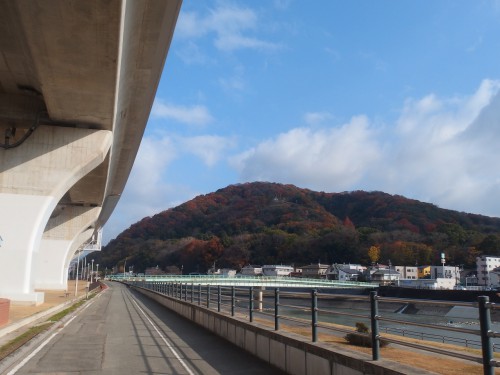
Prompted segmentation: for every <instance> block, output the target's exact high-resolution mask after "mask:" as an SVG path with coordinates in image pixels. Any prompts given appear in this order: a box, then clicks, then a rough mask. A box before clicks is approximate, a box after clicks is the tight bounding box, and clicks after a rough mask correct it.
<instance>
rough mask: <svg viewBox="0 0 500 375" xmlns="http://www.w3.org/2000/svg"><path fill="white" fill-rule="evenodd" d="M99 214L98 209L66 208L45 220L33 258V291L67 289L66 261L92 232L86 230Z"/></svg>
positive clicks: (99, 209) (67, 264)
mask: <svg viewBox="0 0 500 375" xmlns="http://www.w3.org/2000/svg"><path fill="white" fill-rule="evenodd" d="M100 212H101V208H100V207H72V206H70V207H66V208H65V209H64V210H63V212H62V213H61V214H60V215H58V216H56V217H54V218H51V219H50V220H49V222H48V224H47V227H46V229H45V232H44V233H43V237H42V242H41V245H40V250H39V252H38V254H37V257H36V263H35V269H34V274H35V288H36V289H46V290H66V289H67V288H68V266H69V262H68V259H69V260H71V257H72V256H73V255H74V254H75V252H76V250H77V249H78V248H79V247H80V245H82V244H83V243H84V242H85V241H86V240H88V239H89V238H90V237H91V235H92V232H93V231H92V230H91V231H87V230H86V229H87V228H89V227H90V226H91V225H93V224H94V223H95V221H96V220H97V218H98V216H99V213H100ZM82 232H83V234H84V236H83V237H84V238H82V237H81V234H82Z"/></svg>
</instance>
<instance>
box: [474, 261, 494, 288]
mask: <svg viewBox="0 0 500 375" xmlns="http://www.w3.org/2000/svg"><path fill="white" fill-rule="evenodd" d="M498 267H500V257H495V256H489V255H481V256H479V257H477V258H476V270H477V283H478V285H480V286H486V287H491V286H498V277H497V274H496V272H495V273H494V272H492V271H493V270H494V269H495V268H498Z"/></svg>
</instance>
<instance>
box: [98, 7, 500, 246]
mask: <svg viewBox="0 0 500 375" xmlns="http://www.w3.org/2000/svg"><path fill="white" fill-rule="evenodd" d="M499 91H500V1H498V0H494V1H493V0H488V1H487V0H476V1H469V0H453V1H451V0H450V1H446V0H439V1H431V0H426V1H386V0H379V1H370V0H356V1H333V0H312V1H305V0H274V1H273V0H246V1H243V0H240V1H238V0H227V1H226V0H221V1H217V0H214V1H210V0H207V1H199V0H184V2H183V5H182V8H181V13H180V15H179V19H178V22H177V27H176V30H175V34H174V38H173V41H172V44H171V46H170V50H169V54H168V57H167V61H166V64H165V68H164V71H163V75H162V78H161V81H160V84H159V87H158V92H157V95H156V99H155V103H154V106H153V110H152V112H151V116H150V119H149V122H148V125H147V128H146V132H145V136H144V138H143V141H142V144H141V148H140V150H139V153H138V156H137V159H136V162H135V164H134V168H133V170H132V173H131V176H130V178H129V181H128V183H127V186H126V188H125V191H124V194H123V196H122V198H121V200H120V202H119V204H118V206H117V208H116V210H115V212H114V214H113V215H112V217H111V218H110V220H109V222H108V223H107V224H106V225H105V227H104V242H105V243H107V242H108V241H109V240H110V239H112V238H114V237H116V236H117V235H118V234H119V233H120V232H121V231H123V230H125V229H127V228H128V227H129V226H130V225H132V224H133V223H135V222H137V221H138V220H140V219H142V218H143V217H145V216H152V215H154V214H155V213H158V212H160V211H163V210H165V209H168V208H170V207H174V206H176V205H179V204H181V203H183V202H186V201H188V200H190V199H192V198H194V197H195V196H197V195H200V194H207V193H210V192H213V191H215V190H217V189H220V188H223V187H225V186H227V185H230V184H234V183H240V182H249V181H270V182H280V183H286V184H294V185H296V186H299V187H302V188H309V189H312V190H317V191H325V192H341V191H352V190H367V191H373V190H378V191H385V192H388V193H391V194H400V195H404V196H406V197H408V198H413V199H418V200H421V201H425V202H430V203H434V204H436V205H438V206H439V207H442V208H449V209H454V210H459V211H466V212H472V213H480V214H485V215H490V216H500V199H498V197H500V173H499V172H500V170H499V169H500V152H499V150H500V124H499V119H500V94H499Z"/></svg>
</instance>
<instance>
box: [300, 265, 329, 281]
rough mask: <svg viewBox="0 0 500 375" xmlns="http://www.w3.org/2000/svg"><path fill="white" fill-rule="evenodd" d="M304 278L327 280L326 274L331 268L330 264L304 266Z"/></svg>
mask: <svg viewBox="0 0 500 375" xmlns="http://www.w3.org/2000/svg"><path fill="white" fill-rule="evenodd" d="M301 268H302V277H306V278H309V279H325V278H326V273H327V271H328V269H329V268H330V266H329V265H328V264H320V263H318V264H310V265H308V266H303V267H301Z"/></svg>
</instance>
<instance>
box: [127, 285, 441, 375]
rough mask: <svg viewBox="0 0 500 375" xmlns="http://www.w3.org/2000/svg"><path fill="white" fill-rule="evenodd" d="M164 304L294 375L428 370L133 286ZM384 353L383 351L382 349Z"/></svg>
mask: <svg viewBox="0 0 500 375" xmlns="http://www.w3.org/2000/svg"><path fill="white" fill-rule="evenodd" d="M134 289H135V290H137V291H138V292H140V293H142V294H144V295H146V296H148V297H149V298H151V299H153V300H155V301H157V302H158V303H160V304H161V305H163V306H165V307H166V308H168V309H170V310H172V311H174V312H176V313H177V314H179V315H181V316H183V317H185V318H187V319H189V320H191V321H192V322H194V323H196V324H198V325H200V326H202V327H203V328H205V329H208V330H209V331H211V332H213V333H215V334H216V335H218V336H220V337H223V338H224V339H226V340H228V341H230V342H231V343H233V344H234V345H236V346H238V347H240V348H242V349H244V350H246V351H247V352H250V353H251V354H253V355H255V356H256V357H259V358H260V359H262V360H264V361H266V362H268V363H270V364H272V365H274V366H276V367H277V368H279V369H281V370H283V371H285V372H287V373H288V374H293V375H323V374H325V375H359V374H380V375H382V374H383V375H395V374H415V375H418V374H431V373H430V372H427V371H423V370H421V369H416V368H411V367H408V366H404V365H401V364H399V363H395V362H391V361H387V360H384V359H381V360H379V361H372V360H371V356H368V355H365V354H363V353H358V352H354V351H348V350H344V349H342V348H340V347H336V346H334V345H331V344H326V343H312V342H310V341H308V340H307V338H305V337H302V336H299V335H294V334H291V333H287V332H284V331H280V332H279V333H278V332H276V331H274V330H273V329H271V328H269V327H265V326H262V325H259V324H257V323H250V322H248V321H244V320H242V319H239V318H237V317H231V316H226V315H224V314H221V313H218V312H217V311H213V310H209V309H206V308H204V307H203V306H198V305H195V304H191V303H189V302H186V301H180V300H177V299H174V298H171V297H167V296H165V295H162V294H160V293H157V292H153V291H150V290H147V289H142V288H134ZM382 355H383V353H382Z"/></svg>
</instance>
